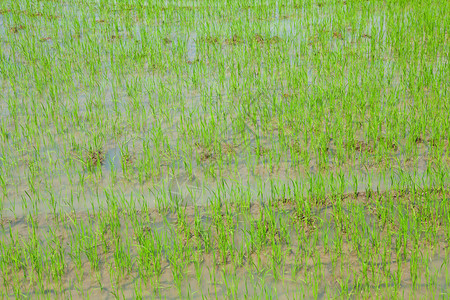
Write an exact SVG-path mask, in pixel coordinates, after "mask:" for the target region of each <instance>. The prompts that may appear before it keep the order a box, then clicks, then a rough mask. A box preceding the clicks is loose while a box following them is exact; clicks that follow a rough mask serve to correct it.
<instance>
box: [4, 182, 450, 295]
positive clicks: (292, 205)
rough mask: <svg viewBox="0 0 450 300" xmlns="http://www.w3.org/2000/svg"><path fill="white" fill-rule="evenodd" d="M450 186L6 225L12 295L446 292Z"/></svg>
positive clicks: (43, 217)
mask: <svg viewBox="0 0 450 300" xmlns="http://www.w3.org/2000/svg"><path fill="white" fill-rule="evenodd" d="M449 197H450V191H447V190H416V191H411V190H409V191H408V190H403V191H395V192H394V191H391V192H383V193H381V192H380V193H376V192H370V193H369V194H366V193H356V194H355V193H351V194H346V195H343V196H339V197H338V196H328V197H325V198H322V199H302V198H298V199H295V198H280V199H271V200H270V201H269V202H258V201H256V202H255V201H254V199H252V200H251V201H248V202H246V201H238V202H234V201H233V199H226V201H225V199H223V200H224V201H220V200H219V201H214V202H211V203H210V204H208V205H206V206H193V205H187V206H179V207H172V208H167V209H161V210H158V209H143V210H141V209H140V210H133V209H130V208H127V207H124V206H123V205H121V204H120V203H119V202H116V204H113V205H112V206H113V207H116V209H111V208H110V209H108V210H104V209H100V210H98V211H96V212H94V213H89V212H87V213H61V214H56V215H54V214H39V215H31V214H29V215H28V216H26V217H22V218H15V219H14V218H3V219H2V228H3V230H2V234H1V238H2V240H4V247H3V249H2V253H1V254H2V255H1V257H2V263H1V266H2V268H3V270H2V274H3V281H2V283H1V286H2V288H1V289H2V290H3V291H4V292H5V293H6V294H3V295H4V296H7V297H13V296H16V297H17V296H20V297H35V296H38V295H40V296H44V295H46V296H49V297H54V296H58V297H67V296H68V295H71V296H72V297H75V298H86V297H88V296H89V297H91V298H92V297H93V298H99V299H109V298H116V297H125V298H134V297H136V296H139V295H142V296H145V297H149V296H152V297H160V296H163V297H164V298H168V299H178V298H180V297H182V298H186V297H191V298H195V299H197V298H199V299H200V298H203V297H207V298H211V297H219V298H226V297H234V298H240V297H242V295H246V297H258V298H259V297H262V296H264V297H269V296H270V295H272V296H273V297H275V298H280V299H292V298H294V297H295V298H297V297H301V298H305V297H307V298H316V299H327V298H329V297H345V298H346V297H347V296H358V297H360V296H362V297H368V298H372V297H374V295H378V296H377V297H394V296H396V297H405V296H407V297H413V298H423V297H444V295H447V296H448V292H449V291H448V278H449V275H450V268H449V266H448V264H447V260H448V257H449V255H448V254H449V250H448V247H449V234H450V230H449V229H448V228H450V224H449V219H450V214H449V210H448V209H447V210H445V209H446V208H448V203H447V202H448V199H449Z"/></svg>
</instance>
